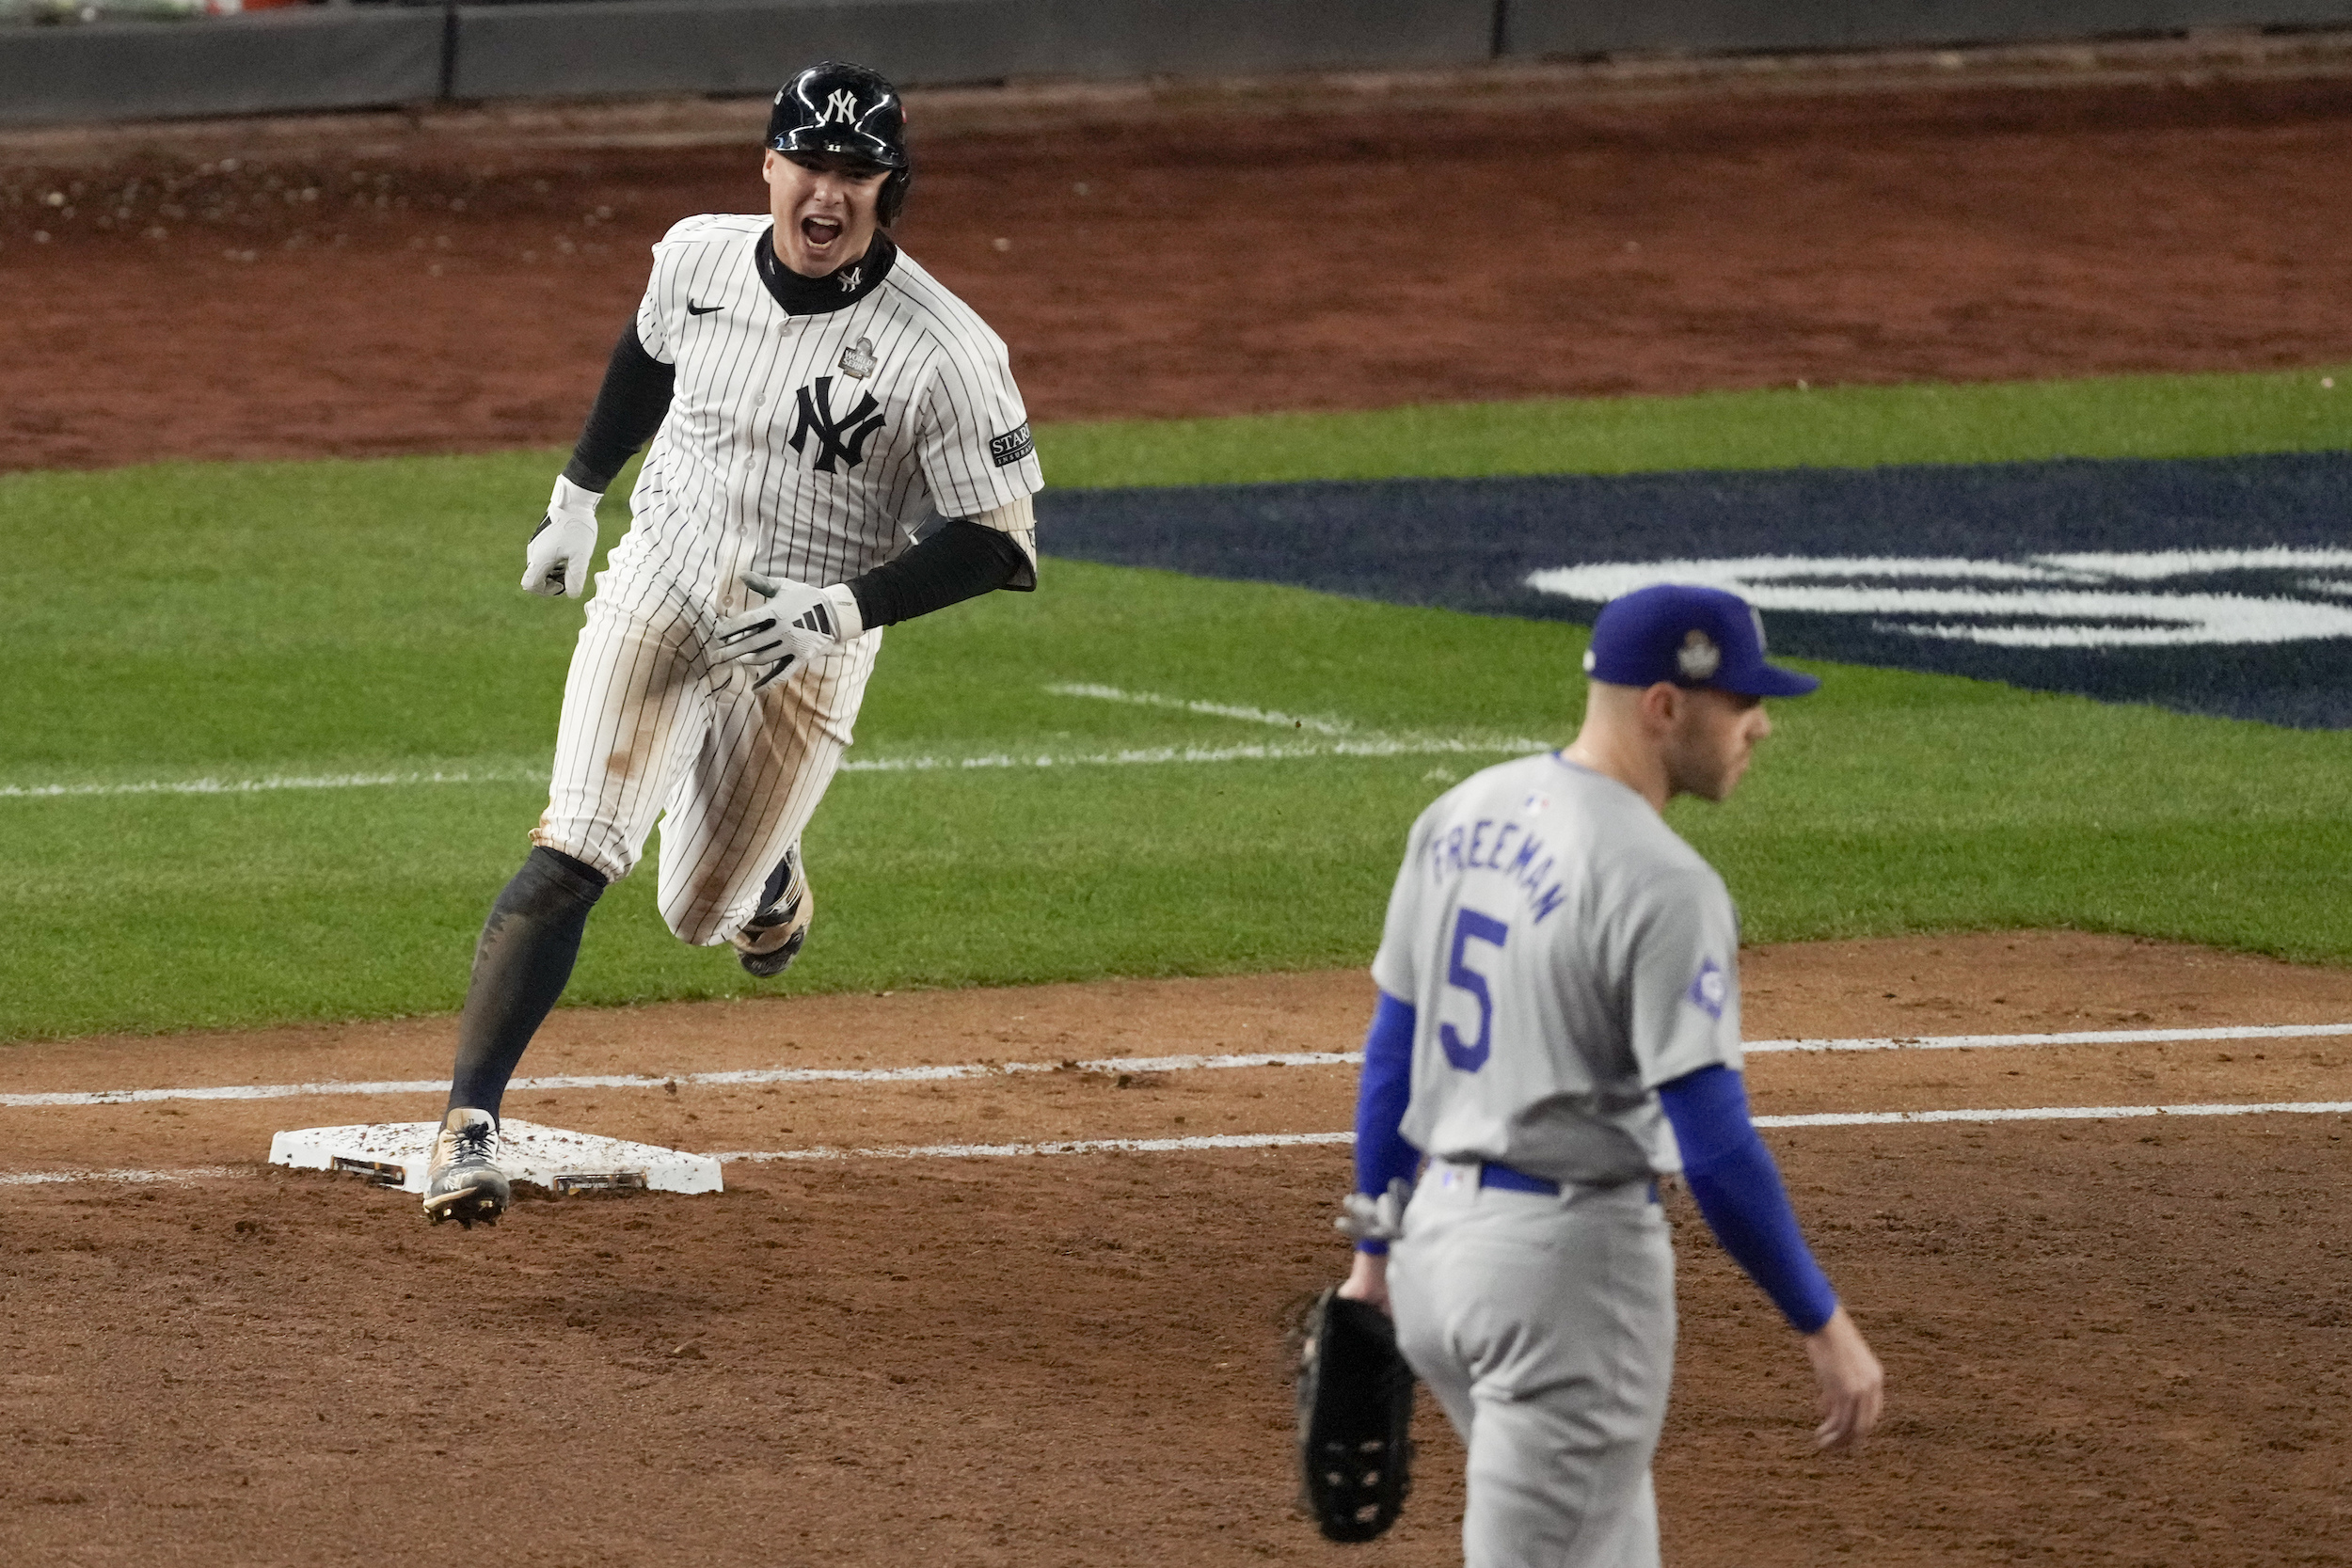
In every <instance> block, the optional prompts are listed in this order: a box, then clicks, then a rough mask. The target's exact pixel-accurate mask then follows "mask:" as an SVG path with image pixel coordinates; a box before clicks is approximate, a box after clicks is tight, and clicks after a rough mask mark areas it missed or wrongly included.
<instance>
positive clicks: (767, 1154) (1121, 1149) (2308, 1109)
mask: <svg viewBox="0 0 2352 1568" xmlns="http://www.w3.org/2000/svg"><path fill="white" fill-rule="evenodd" d="M2263 1116H2338V1117H2341V1116H2352V1100H2326V1101H2314V1100H2301V1101H2271V1102H2265V1103H2263V1104H2254V1105H2042V1106H2036V1107H2033V1108H2032V1109H2008V1108H2003V1109H1994V1110H1964V1111H1822V1112H1816V1113H1814V1114H1811V1115H1807V1116H1794V1117H1756V1126H1758V1127H1764V1128H1803V1127H1892V1126H1918V1125H1925V1124H1929V1123H1934V1122H1994V1121H2125V1120H2131V1119H2134V1118H2144V1117H2263ZM1355 1141H1356V1134H1355V1133H1353V1132H1212V1133H1203V1134H1200V1135H1196V1136H1193V1137H1184V1138H1073V1139H1070V1140H1068V1141H1064V1142H1056V1143H1032V1144H914V1145H909V1146H903V1147H899V1148H767V1149H742V1148H739V1149H730V1150H727V1151H726V1152H724V1153H721V1154H714V1155H712V1156H711V1158H712V1159H714V1160H717V1161H719V1162H720V1163H721V1164H784V1163H790V1164H802V1163H808V1162H817V1161H834V1160H986V1159H1014V1158H1019V1157H1021V1156H1024V1155H1051V1154H1109V1153H1118V1154H1181V1153H1199V1152H1205V1151H1209V1150H1215V1149H1238V1148H1307V1147H1317V1146H1335V1145H1352V1144H1354V1143H1355ZM241 1174H243V1173H242V1172H239V1171H236V1170H233V1169H231V1168H230V1167H228V1166H225V1165H211V1166H199V1167H196V1168H193V1169H188V1170H79V1171H60V1170H44V1171H12V1172H0V1187H25V1186H35V1185H46V1184H49V1183H53V1182H65V1181H132V1182H136V1181H200V1180H209V1179H212V1178H217V1177H228V1176H237V1175H241Z"/></svg>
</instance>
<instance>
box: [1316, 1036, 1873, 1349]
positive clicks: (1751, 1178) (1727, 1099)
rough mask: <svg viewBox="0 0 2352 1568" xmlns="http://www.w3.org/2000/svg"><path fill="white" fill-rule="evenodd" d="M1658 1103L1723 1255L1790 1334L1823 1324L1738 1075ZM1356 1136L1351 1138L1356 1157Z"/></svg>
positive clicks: (1821, 1285) (1713, 1072) (1700, 1079)
mask: <svg viewBox="0 0 2352 1568" xmlns="http://www.w3.org/2000/svg"><path fill="white" fill-rule="evenodd" d="M1366 1077H1367V1080H1369V1077H1370V1073H1369V1071H1368V1070H1367V1073H1366ZM1658 1101H1659V1103H1660V1104H1661V1106H1663V1107H1664V1108H1665V1112H1666V1119H1667V1120H1668V1121H1669V1122H1671V1123H1672V1124H1673V1125H1674V1130H1675V1141H1676V1142H1677V1143H1678V1144H1680V1145H1681V1146H1682V1176H1683V1180H1686V1181H1688V1182H1689V1183H1690V1184H1691V1196H1692V1197H1694V1198H1696V1199H1697V1200H1698V1205H1699V1212H1700V1214H1702V1215H1703V1216H1705V1218H1706V1220H1707V1225H1708V1229H1710V1230H1712V1231H1714V1232H1715V1239H1716V1240H1717V1241H1718V1242H1720V1243H1723V1248H1724V1251H1725V1252H1727V1253H1729V1254H1731V1257H1732V1260H1733V1261H1734V1262H1737V1263H1738V1264H1739V1265H1740V1267H1741V1268H1743V1269H1745V1270H1747V1272H1748V1277H1749V1278H1751V1279H1753V1280H1755V1281H1756V1284H1757V1285H1758V1286H1760V1287H1761V1288H1762V1289H1763V1291H1764V1293H1765V1294H1766V1295H1768V1296H1770V1297H1772V1305H1773V1306H1775V1307H1779V1308H1780V1310H1781V1315H1782V1316H1783V1317H1786V1318H1787V1319H1788V1322H1789V1323H1790V1325H1791V1326H1792V1327H1794V1328H1795V1329H1796V1330H1797V1332H1798V1333H1800V1334H1810V1333H1812V1332H1813V1331H1814V1330H1816V1329H1818V1328H1820V1326H1821V1325H1822V1324H1823V1323H1827V1322H1829V1319H1830V1314H1831V1313H1833V1312H1835V1311H1836V1310H1837V1293H1836V1291H1832V1290H1831V1289H1830V1285H1829V1278H1828V1276H1827V1275H1824V1274H1822V1273H1821V1269H1820V1264H1818V1263H1816V1262H1814V1260H1813V1253H1812V1251H1811V1250H1810V1249H1809V1248H1807V1247H1806V1245H1805V1244H1804V1233H1803V1232H1802V1231H1800V1230H1799V1229H1798V1228H1797V1215H1796V1212H1795V1211H1794V1210H1792V1209H1790V1208H1789V1206H1788V1188H1786V1187H1785V1186H1783V1185H1782V1184H1781V1180H1780V1167H1779V1166H1778V1165H1776V1164H1773V1163H1772V1151H1771V1150H1770V1149H1767V1148H1765V1147H1764V1140H1763V1139H1762V1138H1759V1137H1757V1136H1756V1124H1755V1123H1754V1122H1752V1121H1750V1120H1749V1119H1748V1091H1747V1085H1746V1084H1745V1083H1744V1082H1742V1080H1741V1079H1740V1074H1739V1073H1738V1072H1737V1071H1735V1070H1733V1069H1730V1068H1727V1067H1724V1066H1723V1065H1722V1064H1720V1063H1718V1064H1717V1065H1715V1066H1713V1067H1708V1068H1701V1069H1699V1070H1698V1071H1696V1072H1692V1073H1686V1074H1684V1075H1683V1076H1682V1077H1680V1078H1677V1079H1675V1080H1674V1081H1673V1082H1671V1083H1668V1084H1664V1085H1660V1087H1659V1090H1658ZM1359 1114H1360V1113H1359ZM1362 1136H1363V1135H1362V1133H1361V1132H1359V1133H1358V1134H1357V1137H1358V1140H1359V1142H1358V1146H1357V1147H1358V1148H1359V1149H1360V1148H1362V1143H1361V1139H1362ZM1361 1158H1362V1156H1361V1155H1360V1153H1359V1156H1358V1159H1359V1162H1360V1160H1361Z"/></svg>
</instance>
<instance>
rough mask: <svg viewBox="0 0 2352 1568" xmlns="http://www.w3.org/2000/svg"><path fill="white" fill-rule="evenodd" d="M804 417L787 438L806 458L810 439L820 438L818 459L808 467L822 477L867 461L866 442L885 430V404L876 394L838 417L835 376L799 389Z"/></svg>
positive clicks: (796, 422) (864, 395)
mask: <svg viewBox="0 0 2352 1568" xmlns="http://www.w3.org/2000/svg"><path fill="white" fill-rule="evenodd" d="M799 396H800V402H801V415H800V418H799V419H798V420H795V421H794V422H793V425H792V434H791V435H790V436H787V437H785V439H786V440H787V442H788V443H789V444H790V445H791V448H792V450H793V451H796V452H799V453H801V454H802V455H803V456H805V455H807V451H808V438H809V436H811V435H812V434H813V435H814V436H816V437H817V460H816V461H815V462H814V463H812V464H810V465H809V467H812V468H815V469H816V470H817V471H818V473H820V474H829V473H833V472H834V471H835V468H836V466H837V467H848V468H853V467H857V465H858V464H860V463H862V462H864V461H865V459H866V442H867V441H868V440H870V439H872V437H873V435H874V433H875V432H876V431H878V430H880V429H881V428H882V415H881V413H880V412H878V410H880V409H881V407H882V404H880V403H879V402H877V401H876V400H875V397H874V394H873V393H871V392H866V393H864V394H863V395H861V396H860V397H859V398H858V401H857V405H856V406H855V407H853V408H851V409H850V411H849V412H848V413H847V414H843V415H841V416H839V417H838V418H836V417H835V416H834V411H833V377H831V376H829V375H820V376H818V378H817V381H816V384H815V385H814V386H811V387H803V388H801V390H800V394H799Z"/></svg>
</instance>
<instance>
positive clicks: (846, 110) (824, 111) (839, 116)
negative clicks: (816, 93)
mask: <svg viewBox="0 0 2352 1568" xmlns="http://www.w3.org/2000/svg"><path fill="white" fill-rule="evenodd" d="M835 120H839V121H840V122H841V123H842V124H844V125H855V124H856V123H857V94H856V93H854V92H852V91H850V89H849V88H848V87H842V88H840V89H839V90H837V91H835V92H834V94H833V96H832V97H830V98H828V99H826V100H825V106H824V107H823V108H821V109H819V110H818V111H817V123H818V124H819V125H831V124H832V123H833V122H834V121H835Z"/></svg>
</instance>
